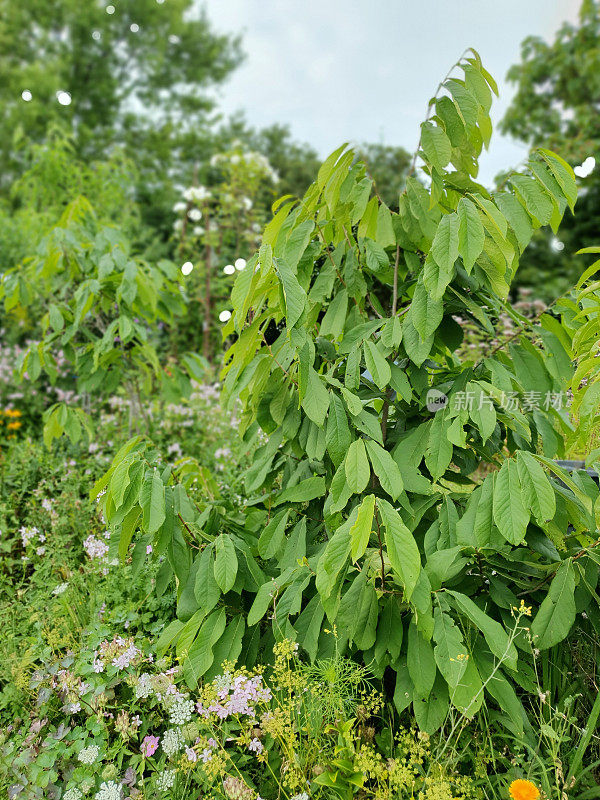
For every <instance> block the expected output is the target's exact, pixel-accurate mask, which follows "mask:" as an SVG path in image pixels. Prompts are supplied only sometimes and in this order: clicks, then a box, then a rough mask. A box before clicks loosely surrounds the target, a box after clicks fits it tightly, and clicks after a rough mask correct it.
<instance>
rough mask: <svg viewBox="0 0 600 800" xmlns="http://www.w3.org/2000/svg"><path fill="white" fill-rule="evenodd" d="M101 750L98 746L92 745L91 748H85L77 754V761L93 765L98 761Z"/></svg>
mask: <svg viewBox="0 0 600 800" xmlns="http://www.w3.org/2000/svg"><path fill="white" fill-rule="evenodd" d="M99 754H100V748H99V747H98V745H97V744H91V745H90V746H89V747H84V748H83V750H80V751H79V752H78V753H77V760H78V761H81V763H82V764H93V763H94V762H95V761H97V760H98V756H99Z"/></svg>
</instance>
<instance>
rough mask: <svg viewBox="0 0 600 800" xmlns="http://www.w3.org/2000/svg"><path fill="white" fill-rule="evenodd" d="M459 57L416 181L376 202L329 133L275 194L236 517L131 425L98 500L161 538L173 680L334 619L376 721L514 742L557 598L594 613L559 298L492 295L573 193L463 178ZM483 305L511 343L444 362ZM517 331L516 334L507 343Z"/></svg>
mask: <svg viewBox="0 0 600 800" xmlns="http://www.w3.org/2000/svg"><path fill="white" fill-rule="evenodd" d="M457 68H458V71H459V73H460V74H461V75H462V77H451V78H449V79H447V80H446V81H445V82H444V83H443V84H442V85H441V88H440V91H439V92H438V94H437V96H436V97H435V98H434V99H433V100H432V101H431V108H430V117H429V119H428V120H427V121H426V122H425V123H424V124H423V125H422V136H421V147H420V151H419V156H420V158H421V160H422V163H423V166H424V171H425V176H426V178H425V179H426V181H427V186H425V185H424V184H422V183H420V182H418V181H417V180H416V179H415V178H409V179H408V181H407V189H406V192H405V193H403V194H402V195H401V197H400V204H399V211H398V213H394V212H391V211H390V209H389V208H388V207H387V206H386V205H385V204H384V203H382V202H381V201H380V200H379V198H378V197H377V196H375V195H372V184H371V181H370V179H369V178H368V176H367V175H366V173H365V168H364V166H363V165H362V164H361V163H360V161H356V159H355V156H354V154H353V152H352V151H349V150H347V149H346V147H342V148H340V149H339V150H337V151H336V152H335V153H334V154H332V156H331V157H330V158H329V159H327V161H326V162H325V163H324V164H323V166H322V167H321V169H320V170H319V175H318V178H317V181H316V183H315V184H313V186H311V187H310V188H309V190H308V191H307V193H306V195H305V196H304V198H303V199H302V200H301V201H296V200H294V199H293V198H284V199H283V201H282V202H281V203H280V204H279V205H278V206H277V208H276V213H275V216H274V218H273V220H272V221H271V222H270V223H269V224H268V225H267V227H266V229H265V233H264V236H263V244H262V246H261V248H260V251H259V253H258V255H257V256H255V257H254V258H253V259H252V260H251V261H250V262H249V265H248V268H247V269H246V270H244V272H243V273H242V274H241V275H240V276H239V277H238V279H237V281H236V284H235V286H234V289H233V293H232V302H233V306H234V314H233V317H232V320H231V322H230V324H229V325H228V326H227V327H226V328H225V331H224V335H225V336H232V337H233V338H234V341H233V344H231V346H230V348H229V350H228V351H227V353H226V356H225V367H224V370H223V377H224V379H225V381H224V391H225V397H226V398H229V400H230V402H231V403H233V402H235V401H237V398H240V399H241V401H242V406H243V413H242V417H241V431H242V434H244V435H245V436H246V437H247V438H248V440H249V441H252V440H253V439H254V438H255V437H256V435H257V432H258V431H260V436H261V437H263V442H264V443H263V444H262V445H261V447H260V448H259V449H258V450H257V451H256V454H255V457H254V461H253V464H252V467H251V469H250V470H249V471H248V473H247V475H246V480H245V489H246V495H247V499H246V501H245V508H244V509H240V510H238V509H230V508H228V507H227V506H226V505H225V504H224V503H223V502H222V501H221V499H220V498H214V497H211V493H210V491H206V489H205V490H204V491H203V492H201V493H200V494H198V493H197V492H194V491H192V492H189V491H187V490H188V488H189V487H190V477H191V474H192V473H189V474H187V475H186V476H185V480H184V481H183V482H181V481H180V480H178V478H179V476H178V474H177V471H175V472H173V471H172V470H170V469H165V468H164V466H163V464H162V462H161V457H160V455H159V454H158V453H157V451H156V450H155V449H153V448H152V446H151V445H150V444H149V443H148V442H146V441H140V440H134V441H132V442H130V443H129V444H128V445H127V446H125V447H124V448H122V450H121V451H120V453H119V454H117V457H116V458H115V461H114V462H113V465H112V467H111V469H110V470H109V472H108V473H107V474H106V476H105V477H104V478H103V479H102V480H101V481H99V482H98V483H97V485H96V489H95V493H94V494H95V495H98V496H99V497H101V503H102V507H103V509H104V513H105V514H106V517H107V519H108V521H109V523H110V524H111V526H112V528H113V529H114V530H115V532H116V533H117V535H119V536H120V542H121V552H122V554H124V553H126V552H127V549H128V547H129V544H130V542H131V540H132V539H133V538H134V536H135V537H136V541H138V542H141V541H149V542H150V541H151V542H152V544H153V547H154V548H155V549H156V550H157V552H159V553H164V554H165V556H166V558H167V560H166V561H165V564H168V565H169V567H165V569H169V570H172V571H173V574H174V575H175V577H176V583H177V587H178V589H177V593H178V619H177V620H174V621H173V622H172V624H171V625H170V626H169V628H168V629H167V631H166V632H165V634H164V635H163V636H162V637H161V642H160V643H159V651H161V652H162V651H164V650H166V648H167V647H169V646H170V645H176V647H177V651H178V653H179V655H180V657H182V658H184V661H183V671H184V676H185V678H186V680H187V681H188V683H189V685H190V686H195V685H196V683H197V680H198V678H199V677H200V676H202V675H204V674H205V673H206V672H208V671H209V670H211V669H212V668H213V665H214V663H215V661H217V662H218V661H220V660H222V659H223V658H224V657H226V658H228V659H231V660H234V659H238V658H241V659H243V660H244V662H245V663H247V664H252V663H254V662H255V661H256V660H257V659H260V658H261V657H262V654H263V653H264V652H265V651H268V649H269V648H270V647H271V646H272V642H273V640H279V639H281V638H288V639H292V640H295V641H297V642H298V643H299V644H300V646H301V647H302V649H303V651H304V652H305V653H306V655H307V656H308V657H309V658H310V660H311V661H315V660H318V659H322V658H327V657H329V656H331V654H332V650H331V648H332V639H331V636H330V635H329V634H328V633H327V630H328V629H331V627H332V626H334V627H335V629H336V631H337V640H336V647H337V649H338V651H340V652H349V653H351V654H353V655H354V656H355V657H356V658H358V659H359V660H362V661H364V662H365V663H367V664H369V665H370V669H371V670H372V671H373V672H374V674H375V675H377V676H379V677H381V678H383V679H384V680H386V681H387V680H388V677H389V676H390V673H391V674H392V675H394V678H393V680H394V681H395V687H396V688H395V695H394V697H395V702H396V707H397V709H398V711H400V712H402V711H403V710H404V709H405V708H406V707H407V706H409V705H412V710H413V713H414V715H415V717H416V720H417V722H418V724H419V726H420V727H422V728H423V729H424V730H426V731H429V732H433V731H435V730H437V729H439V728H440V726H442V725H443V724H444V723H445V721H446V719H447V718H448V715H449V714H451V713H458V714H459V716H460V717H461V718H462V717H466V718H472V717H473V716H474V715H475V714H476V713H477V712H478V711H480V710H481V709H482V708H483V704H484V702H485V703H486V704H487V706H488V707H489V708H490V709H493V712H492V713H493V714H494V718H495V719H497V720H498V721H500V722H501V723H502V724H503V725H505V726H506V728H507V729H508V730H509V731H511V732H513V733H516V734H517V735H519V736H525V737H526V738H529V739H531V737H532V736H534V732H533V730H532V729H531V725H530V722H529V720H528V718H527V715H526V713H525V711H524V708H523V705H522V702H521V699H520V695H521V693H522V691H523V690H524V691H525V692H530V693H534V692H535V680H534V663H535V658H536V657H537V653H538V652H539V651H541V650H545V649H547V648H550V647H552V646H553V645H556V644H557V643H558V642H560V641H562V640H563V639H564V638H565V637H566V636H567V635H568V633H569V631H570V629H571V627H572V626H573V624H574V622H575V619H576V616H577V613H579V614H581V613H582V612H584V611H587V612H588V614H589V616H590V617H593V619H594V620H596V619H597V610H596V601H595V599H594V598H595V596H596V592H595V586H596V584H597V581H598V564H597V562H596V557H595V551H594V550H593V545H594V543H595V540H596V536H595V530H596V518H595V513H594V507H595V505H594V504H595V501H596V498H597V496H598V489H597V487H596V486H595V485H594V484H593V482H592V481H591V480H590V479H589V478H587V479H586V477H585V476H583V477H581V476H580V477H573V478H570V477H569V476H568V475H567V474H566V473H564V472H563V471H562V470H560V469H559V468H558V467H557V466H556V464H555V463H554V462H553V461H551V460H550V459H552V458H553V457H556V456H557V455H562V454H563V434H564V433H565V431H566V429H567V427H568V426H567V423H566V420H565V417H564V414H563V413H561V412H562V409H560V408H559V407H558V404H557V401H556V398H557V397H558V398H561V400H564V398H565V393H566V390H567V388H568V386H569V383H570V381H571V378H572V368H571V363H570V357H569V355H570V337H571V336H572V335H573V331H574V330H575V329H576V327H577V325H576V322H575V317H574V312H573V308H571V307H569V306H568V305H566V306H565V307H564V308H563V309H562V315H561V316H560V317H559V318H557V317H556V316H552V315H551V314H543V315H541V316H540V317H539V319H535V320H534V321H533V323H532V322H531V320H528V319H527V318H525V317H523V316H522V315H521V314H519V312H518V311H517V310H515V309H513V308H511V306H510V305H509V303H508V301H507V295H508V292H509V288H510V284H511V281H512V279H513V276H514V274H515V272H516V269H517V266H518V261H519V256H520V254H521V252H522V251H523V250H524V249H525V247H526V246H527V243H528V241H529V239H530V237H531V235H532V233H533V231H534V229H536V228H539V227H540V226H542V225H551V226H552V227H553V228H554V229H556V227H557V226H558V224H559V222H560V219H561V216H562V214H563V213H564V211H565V210H566V208H567V207H568V206H569V207H570V208H571V209H572V208H573V205H574V202H575V198H576V185H575V180H574V177H573V174H572V171H571V169H570V167H569V166H568V165H567V164H566V163H565V162H564V161H562V159H561V158H560V157H559V156H556V155H554V154H553V153H550V152H549V151H545V150H540V151H537V152H536V153H534V154H533V155H532V157H531V159H530V161H529V163H528V167H527V172H526V173H512V174H511V175H510V177H509V180H508V181H507V185H506V187H505V188H504V189H503V190H502V191H500V192H497V193H493V194H490V193H488V192H487V191H486V190H485V189H484V188H483V187H482V186H481V185H480V184H478V183H476V182H475V176H476V174H477V159H478V156H479V154H480V152H481V149H482V147H483V146H484V144H486V143H487V142H488V141H489V136H490V133H491V124H490V121H489V110H490V106H491V101H492V90H495V85H494V82H493V80H492V79H491V77H490V76H489V74H488V73H487V72H486V71H485V69H484V68H483V66H482V65H481V62H480V60H479V57H478V56H477V54H471V55H469V57H467V58H463V59H461V61H460V62H459V63H458V64H457ZM502 314H506V315H508V316H509V317H510V318H511V319H513V320H514V321H515V324H516V330H515V331H511V335H510V337H509V338H508V340H507V341H506V342H502V343H501V344H500V345H498V346H497V347H495V348H494V349H493V350H492V351H491V352H490V353H489V354H488V355H487V357H486V358H484V359H480V360H477V361H474V360H469V359H468V358H467V359H466V360H465V359H462V358H461V357H460V356H459V352H460V348H461V342H462V333H463V332H462V330H461V328H460V326H459V325H458V324H457V323H456V322H455V320H454V317H455V316H460V317H461V318H463V319H467V320H469V321H470V322H471V324H472V325H474V326H476V327H478V328H480V329H481V330H482V331H487V333H488V334H489V335H492V336H493V335H496V330H495V323H496V321H497V320H498V318H499V317H500V316H501V315H502ZM532 327H533V330H534V332H535V335H536V338H535V341H536V344H535V345H534V344H532V341H531V338H530V335H520V334H521V333H522V332H523V333H524V332H527V333H528V334H530V329H531V328H532ZM505 345H506V346H505ZM440 399H441V400H442V402H439V401H440ZM230 408H233V405H232V406H230ZM553 475H554V476H558V477H557V478H553V477H552V476H553ZM240 511H241V512H242V513H240ZM136 531H140V534H136ZM140 536H141V537H142V538H139V537H140ZM524 610H526V611H527V613H531V614H532V615H533V620H532V622H531V626H530V628H528V629H527V630H524V631H521V632H520V634H519V636H518V637H517V639H515V640H513V638H512V636H511V630H512V628H513V615H514V614H515V613H519V614H521V613H524ZM580 621H581V617H580ZM582 624H588V625H589V624H590V623H589V622H588V623H584V622H583V621H582ZM451 709H454V711H451Z"/></svg>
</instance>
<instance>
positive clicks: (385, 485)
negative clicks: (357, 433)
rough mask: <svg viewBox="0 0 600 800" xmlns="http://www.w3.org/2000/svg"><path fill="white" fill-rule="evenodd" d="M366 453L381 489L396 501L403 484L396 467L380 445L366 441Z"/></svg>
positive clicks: (389, 454) (370, 440)
mask: <svg viewBox="0 0 600 800" xmlns="http://www.w3.org/2000/svg"><path fill="white" fill-rule="evenodd" d="M366 446H367V452H368V454H369V459H370V461H371V465H372V467H373V471H374V472H375V474H376V475H377V477H378V478H379V483H380V484H381V488H382V489H383V490H384V491H385V492H387V493H388V494H389V496H390V497H391V498H392V500H397V499H398V497H400V495H401V493H402V489H403V488H404V484H403V481H402V475H401V473H400V469H399V468H398V465H397V464H396V462H395V461H394V459H393V458H392V455H391V453H388V451H387V450H385V449H384V448H383V447H381V445H379V444H377V442H374V441H373V440H372V439H367V440H366Z"/></svg>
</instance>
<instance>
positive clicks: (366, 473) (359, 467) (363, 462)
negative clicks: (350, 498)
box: [345, 439, 371, 494]
mask: <svg viewBox="0 0 600 800" xmlns="http://www.w3.org/2000/svg"><path fill="white" fill-rule="evenodd" d="M345 470H346V482H347V483H348V486H349V487H350V489H351V490H352V491H353V492H354V493H355V494H361V492H363V491H364V490H365V488H366V486H367V483H368V482H369V478H370V477H371V470H370V469H369V461H368V459H367V451H366V450H365V443H364V441H363V440H362V439H355V440H354V441H353V442H352V444H351V445H350V447H349V448H348V453H347V455H346V461H345Z"/></svg>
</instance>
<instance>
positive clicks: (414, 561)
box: [377, 498, 421, 600]
mask: <svg viewBox="0 0 600 800" xmlns="http://www.w3.org/2000/svg"><path fill="white" fill-rule="evenodd" d="M377 510H378V511H379V514H380V515H381V520H382V523H383V527H384V529H385V545H386V549H387V554H388V558H389V560H390V564H391V565H392V569H393V570H394V573H395V574H396V575H397V576H398V577H399V578H400V582H401V583H402V584H404V593H405V596H406V599H407V600H410V597H411V595H412V593H413V591H414V588H415V586H416V584H417V580H418V579H419V573H420V571H421V555H420V553H419V548H418V546H417V543H416V541H415V538H414V536H413V535H412V533H411V532H410V531H409V530H408V528H407V527H406V525H405V524H404V522H403V521H402V517H401V516H400V514H399V513H398V512H397V511H396V510H395V508H393V506H391V505H390V504H389V503H388V502H387V500H383V499H381V498H379V499H378V500H377Z"/></svg>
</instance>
